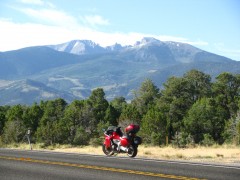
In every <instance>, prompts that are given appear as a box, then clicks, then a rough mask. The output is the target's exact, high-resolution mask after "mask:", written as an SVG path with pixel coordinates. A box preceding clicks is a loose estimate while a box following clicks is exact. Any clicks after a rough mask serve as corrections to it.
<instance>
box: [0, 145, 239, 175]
mask: <svg viewBox="0 0 240 180" xmlns="http://www.w3.org/2000/svg"><path fill="white" fill-rule="evenodd" d="M239 177H240V166H236V165H232V166H225V165H216V164H206V163H205V164H201V163H190V162H180V161H165V160H152V159H140V158H129V157H127V156H126V157H106V156H95V155H86V154H85V155H84V154H75V153H56V152H50V151H34V150H33V151H21V150H11V149H1V148H0V179H1V180H29V179H34V180H38V179H44V180H49V179H57V180H63V179H64V180H66V179H67V180H72V179H78V180H79V179H94V180H96V179H105V180H107V179H109V180H110V179H111V180H112V179H114V180H118V179H119V180H122V179H131V180H146V179H181V180H198V179H214V180H228V179H229V180H235V179H236V180H239Z"/></svg>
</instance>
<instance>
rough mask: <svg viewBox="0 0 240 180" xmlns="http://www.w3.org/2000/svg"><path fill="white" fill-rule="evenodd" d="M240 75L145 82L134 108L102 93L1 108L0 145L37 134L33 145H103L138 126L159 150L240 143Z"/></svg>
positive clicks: (99, 90) (136, 94)
mask: <svg viewBox="0 0 240 180" xmlns="http://www.w3.org/2000/svg"><path fill="white" fill-rule="evenodd" d="M239 93H240V74H237V75H235V74H231V73H221V74H219V75H218V76H217V77H216V80H215V81H214V82H213V81H212V80H211V77H210V75H208V74H205V73H203V72H201V71H198V70H191V71H189V72H187V73H185V74H184V75H183V76H182V77H171V78H169V79H168V80H167V81H166V82H165V83H164V86H163V88H162V89H158V87H157V86H156V85H155V84H154V83H153V82H152V81H151V80H150V79H145V81H144V82H142V84H141V86H140V87H139V89H138V90H136V91H135V92H134V98H133V99H132V101H131V103H127V102H126V100H125V98H124V97H115V98H114V99H113V100H112V101H110V102H109V101H107V100H106V98H105V92H104V90H103V89H102V88H97V89H95V90H93V91H92V93H91V95H90V96H89V97H88V98H87V99H84V100H75V101H73V102H71V103H69V104H68V103H67V102H66V101H65V100H64V99H55V100H48V101H41V102H40V103H39V104H38V103H35V104H33V105H31V106H26V105H14V106H0V145H1V144H8V143H19V142H21V141H22V140H23V137H24V135H25V134H26V132H27V130H28V129H29V128H30V129H31V132H32V133H31V139H32V141H33V142H41V143H44V144H45V145H50V144H55V143H59V144H72V145H87V144H101V141H102V139H101V138H100V137H102V136H103V132H102V129H103V128H107V127H108V126H110V125H115V126H122V127H123V128H124V127H125V126H126V125H127V124H129V123H136V124H139V125H140V126H141V130H140V132H139V135H140V136H141V137H143V142H144V143H146V144H153V145H165V144H170V143H172V144H177V145H179V146H184V145H187V144H192V143H193V144H204V145H211V144H213V143H218V144H223V143H234V144H239V143H240V96H239V95H240V94H239Z"/></svg>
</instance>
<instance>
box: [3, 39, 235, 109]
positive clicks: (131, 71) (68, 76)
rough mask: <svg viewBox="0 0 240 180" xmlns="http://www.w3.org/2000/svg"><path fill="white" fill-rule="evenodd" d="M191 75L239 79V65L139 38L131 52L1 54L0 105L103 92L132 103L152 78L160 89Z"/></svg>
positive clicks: (76, 45)
mask: <svg viewBox="0 0 240 180" xmlns="http://www.w3.org/2000/svg"><path fill="white" fill-rule="evenodd" d="M191 69H198V70H200V71H202V72H204V73H207V74H210V75H211V76H212V78H213V79H214V77H216V76H217V75H219V74H220V73H222V72H231V73H234V74H236V73H240V62H239V61H234V60H232V59H229V58H227V57H223V56H219V55H217V54H213V53H210V52H206V51H204V50H201V49H199V48H196V47H194V46H192V45H189V44H185V43H179V42H170V41H169V42H167V41H164V42H163V41H160V40H157V39H154V38H151V37H146V38H143V39H142V40H141V41H138V42H136V43H135V44H134V45H132V46H130V45H129V46H122V45H120V44H115V45H112V46H108V47H102V46H100V45H98V44H96V43H94V42H92V41H90V40H73V41H70V42H66V43H63V44H58V45H47V46H35V47H27V48H23V49H18V50H14V51H6V52H0V105H12V104H32V103H33V102H39V101H40V100H49V99H55V98H58V97H61V98H64V99H65V100H66V101H68V102H71V101H72V100H74V99H85V98H87V97H88V96H89V95H90V94H91V91H92V90H93V89H95V88H98V87H102V88H103V89H104V92H105V93H106V98H107V99H108V100H112V99H113V98H115V97H119V96H123V97H125V98H126V99H127V100H131V99H132V98H133V93H132V90H136V89H138V88H139V87H140V85H141V83H142V82H143V81H144V80H145V79H146V78H150V79H152V80H153V82H154V84H155V85H157V86H158V87H161V86H162V84H163V83H164V82H166V80H167V79H168V78H169V77H170V76H182V75H183V74H184V73H186V72H187V71H189V70H191Z"/></svg>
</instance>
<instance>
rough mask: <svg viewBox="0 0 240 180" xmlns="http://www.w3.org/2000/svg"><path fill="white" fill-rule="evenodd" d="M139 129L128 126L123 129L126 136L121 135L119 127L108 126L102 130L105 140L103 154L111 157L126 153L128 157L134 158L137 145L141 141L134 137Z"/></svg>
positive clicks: (136, 126) (131, 125)
mask: <svg viewBox="0 0 240 180" xmlns="http://www.w3.org/2000/svg"><path fill="white" fill-rule="evenodd" d="M139 129H140V127H139V126H138V125H134V124H130V125H129V126H127V127H126V128H125V132H126V135H123V132H122V130H121V127H115V126H110V127H108V129H107V130H104V136H105V140H104V143H103V146H102V150H103V152H104V154H106V155H107V156H112V155H114V154H118V153H127V155H128V156H129V157H135V156H136V155H137V152H138V145H139V144H141V143H142V139H141V138H140V137H139V136H136V134H137V132H138V131H139Z"/></svg>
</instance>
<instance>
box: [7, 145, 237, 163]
mask: <svg viewBox="0 0 240 180" xmlns="http://www.w3.org/2000/svg"><path fill="white" fill-rule="evenodd" d="M5 147H6V148H14V149H30V147H29V145H28V144H12V145H6V146H5ZM32 147H33V150H51V151H58V152H68V153H83V154H95V155H103V152H102V147H101V146H98V147H93V146H71V145H58V144H56V145H53V146H47V147H46V146H44V145H43V144H33V145H32ZM118 156H126V155H125V154H119V155H118ZM138 157H142V158H153V159H168V160H189V161H198V162H214V163H238V164H240V147H239V146H234V145H222V146H218V145H215V146H211V147H204V146H197V147H189V148H174V147H171V146H168V147H155V146H144V145H141V146H139V148H138Z"/></svg>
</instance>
